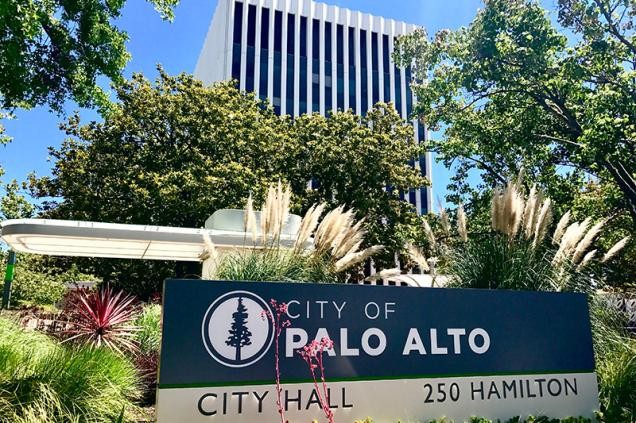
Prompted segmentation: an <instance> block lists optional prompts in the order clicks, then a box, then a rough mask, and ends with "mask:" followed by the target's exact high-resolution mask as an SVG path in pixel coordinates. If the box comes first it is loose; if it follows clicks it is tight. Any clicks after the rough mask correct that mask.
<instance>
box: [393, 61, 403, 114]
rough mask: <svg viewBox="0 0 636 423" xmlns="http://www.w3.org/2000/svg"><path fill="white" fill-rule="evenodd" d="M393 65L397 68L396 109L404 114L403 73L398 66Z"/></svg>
mask: <svg viewBox="0 0 636 423" xmlns="http://www.w3.org/2000/svg"><path fill="white" fill-rule="evenodd" d="M393 67H394V70H395V109H396V110H397V112H398V114H399V115H400V116H402V73H401V72H400V69H399V68H398V67H397V66H395V65H394V66H393ZM402 118H404V116H402Z"/></svg>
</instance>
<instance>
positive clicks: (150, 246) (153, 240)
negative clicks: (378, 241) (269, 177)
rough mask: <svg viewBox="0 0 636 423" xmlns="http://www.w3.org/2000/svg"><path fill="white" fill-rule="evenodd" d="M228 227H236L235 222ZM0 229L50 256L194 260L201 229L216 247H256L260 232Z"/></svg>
mask: <svg viewBox="0 0 636 423" xmlns="http://www.w3.org/2000/svg"><path fill="white" fill-rule="evenodd" d="M219 212H222V213H221V214H223V213H226V215H231V217H234V219H236V218H238V214H237V213H236V212H238V211H230V210H228V211H224V210H219V211H218V212H217V213H219ZM217 213H215V215H216V214H217ZM241 216H242V214H241ZM292 216H293V215H292ZM296 217H297V216H294V218H292V219H290V222H288V225H286V226H291V227H292V228H289V229H290V230H284V231H283V233H282V234H281V244H282V245H283V246H291V245H293V242H294V240H295V239H296V233H295V230H294V229H295V226H296V225H295V223H296V222H295V220H296V219H295V218H296ZM212 220H213V221H214V219H212ZM220 220H223V219H217V222H218V221H220ZM225 220H226V221H227V219H225ZM291 221H293V223H292V222H291ZM206 223H207V222H206ZM206 226H208V225H206ZM239 227H240V226H239ZM229 228H230V229H236V228H237V226H236V222H234V223H233V225H232V226H230V227H229ZM0 229H1V231H2V232H1V233H2V239H3V240H4V242H6V243H7V244H8V245H9V246H10V247H11V248H12V249H14V250H15V251H19V252H24V253H32V254H44V255H51V256H73V257H106V258H124V259H143V260H177V261H200V260H201V259H200V255H201V253H203V251H204V249H205V243H204V241H203V236H204V234H205V233H207V234H208V235H209V236H210V239H211V240H212V242H213V243H214V244H215V246H216V247H217V248H219V249H230V248H259V247H261V245H260V237H259V240H258V241H257V242H256V244H254V243H253V242H252V237H251V234H246V233H245V232H242V231H237V230H223V229H214V228H212V229H196V228H175V227H168V226H146V225H124V224H117V223H101V222H84V221H68V220H50V219H17V220H6V221H4V222H0Z"/></svg>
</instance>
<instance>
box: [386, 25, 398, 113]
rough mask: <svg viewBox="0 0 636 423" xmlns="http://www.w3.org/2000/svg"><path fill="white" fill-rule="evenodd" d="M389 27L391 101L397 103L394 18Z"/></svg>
mask: <svg viewBox="0 0 636 423" xmlns="http://www.w3.org/2000/svg"><path fill="white" fill-rule="evenodd" d="M387 29H388V34H389V57H390V58H391V59H390V60H389V80H390V81H391V83H390V86H391V87H390V89H391V101H392V102H393V104H394V105H395V66H394V65H393V59H392V56H391V55H392V54H393V48H394V44H393V39H394V38H395V21H394V20H393V19H391V21H390V22H389V25H388V28H387ZM398 112H399V111H398Z"/></svg>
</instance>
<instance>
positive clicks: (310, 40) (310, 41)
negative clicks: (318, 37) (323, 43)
mask: <svg viewBox="0 0 636 423" xmlns="http://www.w3.org/2000/svg"><path fill="white" fill-rule="evenodd" d="M315 13H316V3H314V2H313V1H312V2H311V3H310V5H309V14H308V15H307V112H308V113H312V112H313V109H312V107H313V89H312V88H313V81H314V74H313V63H314V54H313V53H314V16H315Z"/></svg>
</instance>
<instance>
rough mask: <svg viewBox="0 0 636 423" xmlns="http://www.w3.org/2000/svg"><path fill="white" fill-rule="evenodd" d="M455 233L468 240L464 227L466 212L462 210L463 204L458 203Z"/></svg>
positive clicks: (463, 239)
mask: <svg viewBox="0 0 636 423" xmlns="http://www.w3.org/2000/svg"><path fill="white" fill-rule="evenodd" d="M457 233H459V237H460V238H461V239H462V241H464V242H466V241H468V231H467V229H466V213H465V212H464V206H462V205H460V206H459V207H458V208H457Z"/></svg>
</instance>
